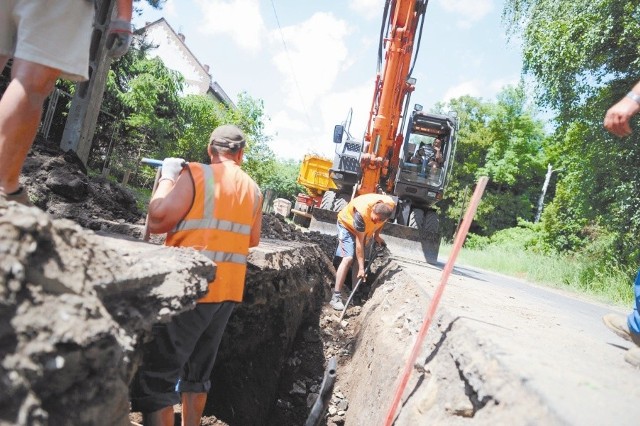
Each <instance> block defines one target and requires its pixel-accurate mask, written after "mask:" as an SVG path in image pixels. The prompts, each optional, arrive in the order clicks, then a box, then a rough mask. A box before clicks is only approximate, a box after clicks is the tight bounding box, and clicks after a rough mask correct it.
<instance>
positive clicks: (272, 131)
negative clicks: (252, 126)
mask: <svg viewBox="0 0 640 426" xmlns="http://www.w3.org/2000/svg"><path fill="white" fill-rule="evenodd" d="M373 87H374V79H373V78H371V80H369V81H367V82H364V83H362V84H360V85H358V86H353V87H351V88H349V89H348V90H347V91H344V92H340V93H331V94H328V95H326V96H323V97H322V99H321V100H320V101H319V103H318V110H319V112H318V113H317V114H315V115H314V117H313V128H311V127H310V125H309V123H308V122H307V120H306V118H303V115H302V114H300V113H296V112H293V113H290V112H287V111H284V110H281V111H278V112H276V113H275V114H273V115H272V117H271V118H272V119H271V122H270V123H269V124H268V125H267V126H266V128H265V133H267V134H269V135H272V136H273V141H272V142H271V143H270V144H269V146H270V147H271V149H273V150H274V152H276V153H277V155H278V156H279V157H281V158H291V159H294V160H302V158H304V155H305V154H317V155H322V156H324V157H326V158H333V155H334V150H335V145H334V144H333V143H332V140H331V138H332V136H333V127H334V126H335V125H336V124H342V123H343V121H344V120H345V119H346V117H347V114H348V112H349V108H353V117H352V120H351V127H350V129H349V130H350V131H351V134H352V136H353V137H354V138H357V139H362V136H363V134H364V130H365V128H366V125H367V121H368V120H369V109H370V108H371V97H372V93H373ZM296 117H297V118H296Z"/></svg>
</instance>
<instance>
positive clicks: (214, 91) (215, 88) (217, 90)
mask: <svg viewBox="0 0 640 426" xmlns="http://www.w3.org/2000/svg"><path fill="white" fill-rule="evenodd" d="M157 26H162V27H165V28H166V29H168V30H169V31H170V33H171V34H172V36H173V38H174V39H175V41H176V43H179V44H180V45H181V46H182V47H183V48H184V50H185V53H186V54H187V55H188V56H189V59H190V62H192V64H194V65H195V66H197V67H198V68H199V69H200V71H201V72H202V73H204V74H206V75H208V76H209V87H208V89H207V90H206V93H208V94H210V95H212V96H213V97H214V98H216V99H217V100H218V101H219V102H221V103H223V104H224V105H226V106H227V107H229V108H233V109H235V108H236V106H235V104H234V103H233V101H232V100H231V98H230V97H229V96H228V95H227V94H226V92H225V91H224V89H222V87H221V86H220V85H219V84H218V83H217V82H215V81H213V80H212V78H211V74H209V67H208V66H207V65H204V64H202V63H201V62H200V60H199V59H198V58H197V57H196V56H195V55H194V54H193V52H192V51H191V49H189V46H187V45H186V43H185V38H184V35H183V34H181V33H178V32H176V31H175V30H174V29H173V27H172V26H171V25H170V24H169V23H168V22H167V20H166V19H165V18H160V19H158V20H156V21H153V22H148V23H147V24H146V25H145V26H144V27H142V28H139V29H137V30H136V33H138V34H144V33H147V32H148V31H149V29H150V28H152V27H157Z"/></svg>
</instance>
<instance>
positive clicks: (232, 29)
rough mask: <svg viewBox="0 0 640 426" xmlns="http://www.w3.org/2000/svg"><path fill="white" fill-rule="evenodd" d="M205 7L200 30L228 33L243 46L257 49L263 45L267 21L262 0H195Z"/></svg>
mask: <svg viewBox="0 0 640 426" xmlns="http://www.w3.org/2000/svg"><path fill="white" fill-rule="evenodd" d="M195 3H196V4H197V5H198V6H199V7H200V9H201V11H202V22H201V24H200V25H199V26H198V31H199V32H200V33H202V34H207V35H220V34H224V35H227V36H229V37H230V38H231V39H232V40H233V41H234V42H235V43H236V44H237V45H238V46H239V47H240V48H242V49H245V50H247V51H250V52H256V51H258V50H259V49H260V47H261V45H262V39H263V38H264V34H265V24H264V21H263V19H262V16H261V15H260V1H259V0H231V1H221V0H215V1H212V0H195Z"/></svg>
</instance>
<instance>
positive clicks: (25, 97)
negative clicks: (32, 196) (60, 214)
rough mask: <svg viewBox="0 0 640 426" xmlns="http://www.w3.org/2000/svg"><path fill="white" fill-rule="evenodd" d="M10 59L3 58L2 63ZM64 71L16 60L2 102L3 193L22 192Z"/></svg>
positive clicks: (0, 155) (0, 171)
mask: <svg viewBox="0 0 640 426" xmlns="http://www.w3.org/2000/svg"><path fill="white" fill-rule="evenodd" d="M7 60H8V58H7V57H5V56H3V57H0V63H1V64H3V67H2V68H4V64H6V63H7ZM59 76H60V70H57V69H54V68H49V67H46V66H44V65H40V64H36V63H34V62H29V61H24V60H21V59H14V60H13V65H12V67H11V77H12V79H11V83H9V86H8V87H7V90H6V91H5V92H4V95H3V96H2V99H0V192H4V193H5V194H9V193H12V192H15V191H16V190H18V189H19V187H20V184H19V181H18V179H19V177H20V171H21V170H22V165H23V163H24V160H25V159H26V158H27V153H28V152H29V149H31V144H33V140H34V139H35V137H36V132H37V130H38V124H39V123H40V118H41V116H42V105H43V104H44V101H45V99H47V96H49V93H51V91H52V90H53V87H54V84H55V82H56V80H57V79H58V77H59Z"/></svg>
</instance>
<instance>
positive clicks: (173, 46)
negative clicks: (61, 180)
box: [145, 19, 211, 95]
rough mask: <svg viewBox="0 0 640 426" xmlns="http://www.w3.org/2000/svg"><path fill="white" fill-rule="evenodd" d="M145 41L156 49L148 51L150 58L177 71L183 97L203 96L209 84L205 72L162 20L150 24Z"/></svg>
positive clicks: (208, 77) (209, 79) (177, 36)
mask: <svg viewBox="0 0 640 426" xmlns="http://www.w3.org/2000/svg"><path fill="white" fill-rule="evenodd" d="M145 33H146V40H147V42H149V43H151V44H152V45H154V46H158V47H156V48H153V49H150V50H149V55H150V56H157V57H159V58H160V59H161V60H162V62H164V64H165V66H166V67H167V68H169V69H172V70H175V71H179V72H180V73H182V75H183V76H184V78H185V87H184V90H183V93H184V94H185V95H190V94H197V95H205V94H207V91H208V90H209V86H210V84H211V76H210V75H209V74H208V72H207V70H206V69H205V68H204V67H203V66H202V65H201V64H200V63H199V62H198V61H197V59H195V58H194V57H193V54H192V53H191V52H190V51H189V49H188V48H187V47H186V46H185V44H184V43H183V42H182V41H181V40H180V36H179V35H177V34H176V33H175V32H174V31H173V30H172V29H171V27H169V25H168V24H167V23H166V21H164V20H163V19H161V20H159V21H156V22H154V23H153V24H150V25H149V26H148V27H147V28H146V29H145Z"/></svg>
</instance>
